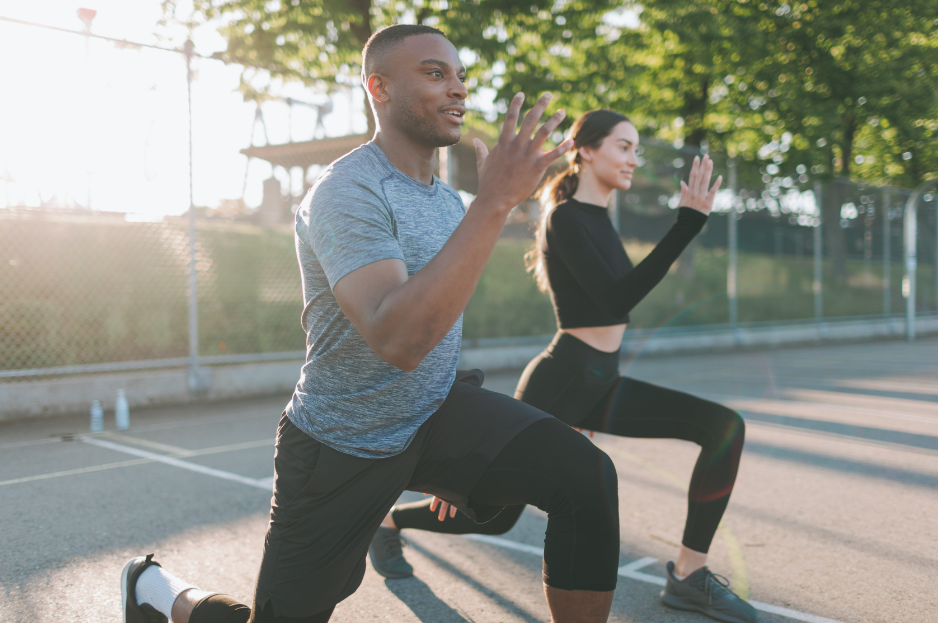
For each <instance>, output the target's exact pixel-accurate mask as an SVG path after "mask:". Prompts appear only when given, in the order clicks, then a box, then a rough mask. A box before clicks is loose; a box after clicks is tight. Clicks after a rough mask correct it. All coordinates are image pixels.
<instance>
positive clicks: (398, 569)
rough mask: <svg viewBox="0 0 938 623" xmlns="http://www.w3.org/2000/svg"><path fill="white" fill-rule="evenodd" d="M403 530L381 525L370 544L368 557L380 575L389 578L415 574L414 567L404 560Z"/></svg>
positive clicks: (398, 578) (406, 576) (394, 578)
mask: <svg viewBox="0 0 938 623" xmlns="http://www.w3.org/2000/svg"><path fill="white" fill-rule="evenodd" d="M401 541H403V539H402V538H401V531H400V530H395V529H394V528H387V527H385V526H380V527H379V528H378V531H377V532H375V536H374V537H373V538H372V539H371V545H369V546H368V557H369V558H371V565H372V566H373V567H374V568H375V571H377V572H378V573H379V574H380V575H383V576H384V577H386V578H388V579H389V580H400V579H402V578H409V577H410V576H412V575H413V574H414V568H413V567H411V566H410V563H409V562H407V561H406V560H404V551H403V549H402V548H401Z"/></svg>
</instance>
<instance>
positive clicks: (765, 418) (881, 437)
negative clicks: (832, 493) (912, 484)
mask: <svg viewBox="0 0 938 623" xmlns="http://www.w3.org/2000/svg"><path fill="white" fill-rule="evenodd" d="M742 414H743V417H744V418H745V419H746V420H747V421H753V422H762V423H764V424H775V425H776V426H786V427H789V428H798V429H801V430H810V431H816V432H821V433H830V434H832V435H841V436H843V437H852V438H854V439H865V440H867V441H882V442H885V443H889V444H896V445H900V446H908V447H909V448H921V449H923V450H938V437H934V436H932V435H922V434H919V433H906V432H902V431H897V430H889V429H886V428H874V427H872V426H857V425H855V424H843V423H840V422H830V421H827V420H815V419H811V418H802V417H793V416H790V415H774V414H770V413H757V412H753V411H742Z"/></svg>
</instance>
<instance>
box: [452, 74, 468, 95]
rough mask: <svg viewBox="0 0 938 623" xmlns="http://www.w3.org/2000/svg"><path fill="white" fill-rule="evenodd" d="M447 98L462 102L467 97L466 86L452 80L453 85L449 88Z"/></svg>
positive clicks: (460, 81)
mask: <svg viewBox="0 0 938 623" xmlns="http://www.w3.org/2000/svg"><path fill="white" fill-rule="evenodd" d="M449 96H450V97H455V98H457V99H461V100H464V99H466V98H467V97H469V91H468V89H466V85H465V84H463V82H462V80H460V79H459V78H453V84H452V85H451V86H450V88H449Z"/></svg>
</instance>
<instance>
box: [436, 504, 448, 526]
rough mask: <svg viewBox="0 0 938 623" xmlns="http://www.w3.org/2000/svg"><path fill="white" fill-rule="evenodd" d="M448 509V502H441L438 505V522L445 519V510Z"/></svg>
mask: <svg viewBox="0 0 938 623" xmlns="http://www.w3.org/2000/svg"><path fill="white" fill-rule="evenodd" d="M448 508H449V503H448V502H443V503H442V504H440V514H439V515H438V517H439V519H440V521H443V520H444V519H446V510H447V509H448Z"/></svg>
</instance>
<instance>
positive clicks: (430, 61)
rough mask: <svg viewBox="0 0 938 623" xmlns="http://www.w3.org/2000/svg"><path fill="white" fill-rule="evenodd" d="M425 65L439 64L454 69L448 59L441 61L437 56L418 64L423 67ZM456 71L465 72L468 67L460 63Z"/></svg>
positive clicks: (444, 67)
mask: <svg viewBox="0 0 938 623" xmlns="http://www.w3.org/2000/svg"><path fill="white" fill-rule="evenodd" d="M424 65H439V66H440V67H442V68H443V69H452V65H450V64H449V63H447V62H446V61H441V60H439V59H436V58H428V59H427V60H425V61H420V63H418V64H417V66H418V67H423V66H424ZM456 71H457V72H459V73H462V74H464V73H466V68H465V67H463V66H462V65H460V66H459V67H457V68H456Z"/></svg>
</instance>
